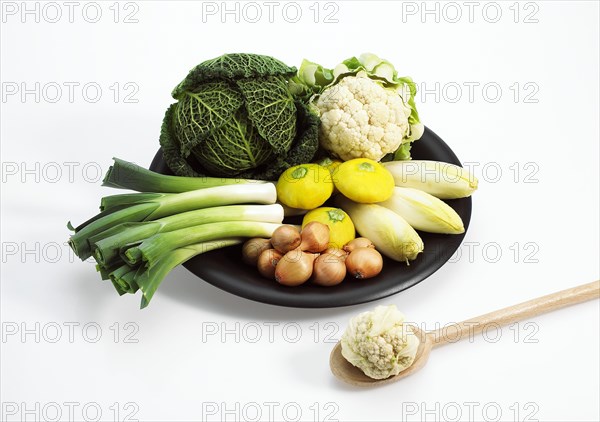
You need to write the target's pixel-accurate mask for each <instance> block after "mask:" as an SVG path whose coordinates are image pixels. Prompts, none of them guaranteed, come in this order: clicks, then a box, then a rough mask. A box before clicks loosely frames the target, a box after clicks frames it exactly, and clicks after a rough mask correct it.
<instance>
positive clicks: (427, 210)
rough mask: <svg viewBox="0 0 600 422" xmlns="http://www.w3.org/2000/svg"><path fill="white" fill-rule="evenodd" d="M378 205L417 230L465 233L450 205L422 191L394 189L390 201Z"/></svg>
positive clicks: (459, 219)
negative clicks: (398, 216)
mask: <svg viewBox="0 0 600 422" xmlns="http://www.w3.org/2000/svg"><path fill="white" fill-rule="evenodd" d="M379 205H382V206H384V207H386V208H389V209H390V210H392V211H394V212H395V213H396V214H399V215H400V216H401V217H402V218H404V219H405V220H406V221H407V222H408V224H410V225H411V226H412V227H413V228H414V229H417V230H421V231H424V232H429V233H444V234H460V233H464V232H465V227H464V225H463V222H462V219H461V218H460V216H459V215H458V214H457V213H456V211H454V210H453V209H452V207H451V206H450V205H448V204H446V203H445V202H444V201H442V200H441V199H438V198H436V197H435V196H433V195H430V194H428V193H427V192H423V191H422V190H418V189H413V188H400V187H395V188H394V193H393V194H392V196H391V197H390V199H388V200H387V201H384V202H380V203H379Z"/></svg>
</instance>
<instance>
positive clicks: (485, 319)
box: [427, 280, 600, 347]
mask: <svg viewBox="0 0 600 422" xmlns="http://www.w3.org/2000/svg"><path fill="white" fill-rule="evenodd" d="M599 296H600V280H596V281H593V282H591V283H587V284H582V285H581V286H577V287H572V288H570V289H566V290H561V291H560V292H556V293H552V294H549V295H546V296H542V297H538V298H536V299H532V300H528V301H527V302H523V303H519V304H518V305H514V306H509V307H508V308H504V309H500V310H497V311H494V312H490V313H489V314H484V315H481V316H478V317H475V318H471V319H468V320H466V321H463V322H459V323H457V324H453V325H449V326H446V327H443V328H441V329H438V330H434V331H430V332H428V333H427V334H428V335H429V336H430V338H431V340H432V341H433V347H437V346H441V345H444V344H448V343H455V342H457V341H458V340H462V339H464V338H472V337H473V336H474V335H475V334H478V333H480V332H482V331H483V330H485V329H486V328H487V327H494V328H497V327H500V326H503V325H507V324H512V323H513V322H517V321H521V320H523V319H526V318H530V317H534V316H536V315H541V314H543V313H546V312H550V311H554V310H556V309H560V308H564V307H565V306H569V305H575V304H577V303H581V302H585V301H588V300H592V299H596V298H598V297H599Z"/></svg>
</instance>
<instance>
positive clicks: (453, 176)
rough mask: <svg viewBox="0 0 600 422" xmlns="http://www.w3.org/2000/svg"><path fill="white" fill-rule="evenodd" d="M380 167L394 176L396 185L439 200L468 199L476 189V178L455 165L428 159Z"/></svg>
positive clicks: (393, 162)
mask: <svg viewBox="0 0 600 422" xmlns="http://www.w3.org/2000/svg"><path fill="white" fill-rule="evenodd" d="M381 164H383V165H384V166H385V167H386V168H387V169H388V170H389V171H390V173H392V176H394V182H395V184H396V186H399V187H403V188H414V189H419V190H422V191H424V192H427V193H429V194H431V195H433V196H435V197H437V198H440V199H456V198H465V197H467V196H470V195H471V194H472V193H473V192H474V191H475V190H476V189H477V184H478V180H477V178H476V177H475V176H474V175H472V174H471V173H470V172H469V171H468V170H466V169H464V168H462V167H459V166H456V165H454V164H450V163H443V162H441V161H426V160H407V161H389V162H387V163H381Z"/></svg>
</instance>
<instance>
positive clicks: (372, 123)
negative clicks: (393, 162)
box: [316, 73, 411, 161]
mask: <svg viewBox="0 0 600 422" xmlns="http://www.w3.org/2000/svg"><path fill="white" fill-rule="evenodd" d="M316 106H317V108H318V109H319V113H320V115H321V126H320V130H319V143H320V145H321V146H322V147H323V148H324V149H326V150H327V151H329V152H330V153H332V154H333V155H335V156H337V157H339V158H341V159H342V160H344V161H347V160H351V159H353V158H370V159H371V160H375V161H379V160H381V159H382V158H383V157H384V155H386V154H389V153H392V152H394V151H396V150H397V149H398V147H400V144H402V141H403V139H405V138H408V136H409V134H410V124H409V121H408V118H409V116H410V114H411V108H410V106H408V105H407V104H405V103H404V101H403V100H402V97H401V96H400V95H398V92H396V90H395V89H389V88H384V87H383V86H382V85H381V83H380V82H378V81H376V80H374V79H370V78H369V77H367V76H366V75H363V74H361V73H358V74H357V75H356V76H347V77H345V78H343V79H341V80H340V82H339V83H337V84H336V85H333V86H332V87H330V88H328V89H326V90H325V91H324V92H323V93H322V94H321V95H320V96H319V98H318V100H317V102H316Z"/></svg>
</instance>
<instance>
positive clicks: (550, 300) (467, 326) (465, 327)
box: [329, 280, 600, 387]
mask: <svg viewBox="0 0 600 422" xmlns="http://www.w3.org/2000/svg"><path fill="white" fill-rule="evenodd" d="M599 296H600V280H598V281H594V282H592V283H587V284H583V285H581V286H577V287H572V288H570V289H567V290H562V291H560V292H556V293H552V294H549V295H546V296H542V297H539V298H537V299H532V300H529V301H527V302H523V303H520V304H518V305H514V306H510V307H508V308H504V309H500V310H498V311H495V312H491V313H489V314H485V315H481V316H479V317H477V318H471V319H469V320H467V321H463V322H460V323H457V324H453V325H450V326H447V327H444V328H442V329H439V330H435V331H428V332H425V331H423V330H421V329H419V328H418V327H416V326H411V328H412V330H413V332H414V333H415V334H416V335H417V336H418V337H419V340H420V341H421V342H420V344H419V348H418V349H417V354H416V356H415V360H414V361H413V363H412V365H411V366H409V367H408V368H407V369H405V370H404V371H402V372H400V373H399V374H398V375H396V376H393V377H389V378H386V379H382V380H376V379H373V378H369V377H368V376H366V375H365V374H364V373H363V372H362V371H361V370H360V369H358V368H357V367H355V366H353V365H352V364H351V363H349V362H348V361H347V360H346V359H345V358H344V357H343V356H342V346H341V344H340V343H339V342H338V344H336V346H335V347H334V348H333V350H332V351H331V356H330V358H329V366H330V367H331V372H333V374H334V375H335V376H336V377H337V378H338V379H340V380H342V381H344V382H347V383H348V384H352V385H355V386H358V387H373V386H376V385H382V384H389V383H392V382H396V381H398V380H400V379H402V378H405V377H407V376H409V375H412V374H414V373H415V372H417V371H418V370H419V369H421V368H422V367H423V366H425V364H426V363H427V359H428V358H429V354H430V353H431V349H433V348H434V347H437V346H442V345H444V344H448V343H455V342H457V341H458V340H461V339H463V338H465V337H467V338H469V337H470V338H472V337H473V335H475V334H478V333H480V332H482V331H483V330H484V329H486V328H487V327H495V328H497V327H500V326H503V325H508V324H511V323H513V322H517V321H521V320H523V319H526V318H531V317H534V316H536V315H540V314H543V313H546V312H550V311H554V310H556V309H560V308H564V307H565V306H569V305H575V304H577V303H581V302H585V301H588V300H592V299H596V298H598V297H599Z"/></svg>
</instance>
